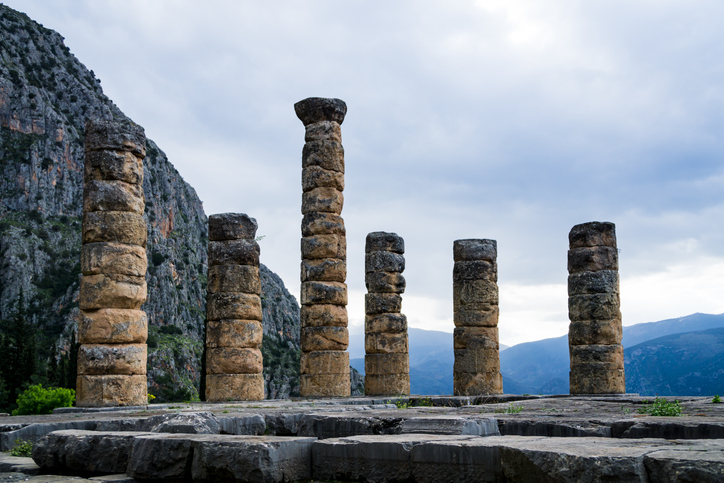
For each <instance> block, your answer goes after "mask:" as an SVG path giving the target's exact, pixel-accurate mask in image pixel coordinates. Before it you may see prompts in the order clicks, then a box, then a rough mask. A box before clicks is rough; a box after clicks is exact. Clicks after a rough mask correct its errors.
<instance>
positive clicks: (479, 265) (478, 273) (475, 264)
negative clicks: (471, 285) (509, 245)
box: [453, 260, 498, 282]
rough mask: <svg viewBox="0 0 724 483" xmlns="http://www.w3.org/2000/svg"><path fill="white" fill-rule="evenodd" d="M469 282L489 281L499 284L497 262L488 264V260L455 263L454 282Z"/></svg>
mask: <svg viewBox="0 0 724 483" xmlns="http://www.w3.org/2000/svg"><path fill="white" fill-rule="evenodd" d="M467 280H489V281H492V282H497V281H498V264H497V262H488V261H486V260H469V261H462V262H455V265H454V266H453V282H463V281H467Z"/></svg>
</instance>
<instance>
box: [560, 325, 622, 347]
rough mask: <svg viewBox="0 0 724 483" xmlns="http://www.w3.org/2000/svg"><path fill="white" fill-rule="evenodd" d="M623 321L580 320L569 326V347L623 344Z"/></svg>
mask: <svg viewBox="0 0 724 483" xmlns="http://www.w3.org/2000/svg"><path fill="white" fill-rule="evenodd" d="M622 335H623V328H622V325H621V319H611V320H578V321H575V322H571V324H570V325H569V326H568V343H569V345H572V346H574V345H591V344H602V345H615V344H620V343H621V337H622Z"/></svg>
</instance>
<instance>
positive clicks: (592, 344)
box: [568, 222, 626, 394]
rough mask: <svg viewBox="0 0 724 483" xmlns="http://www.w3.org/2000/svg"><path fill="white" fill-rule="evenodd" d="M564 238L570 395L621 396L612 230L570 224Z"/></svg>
mask: <svg viewBox="0 0 724 483" xmlns="http://www.w3.org/2000/svg"><path fill="white" fill-rule="evenodd" d="M568 239H569V243H570V250H568V273H569V275H568V317H569V319H570V320H571V325H570V327H569V329H568V344H569V348H570V356H571V375H570V378H571V379H570V388H571V389H570V392H571V394H623V393H625V392H626V379H625V376H624V365H623V347H622V346H621V334H622V326H621V311H620V310H619V305H620V301H619V284H618V250H617V249H616V227H615V225H614V224H613V223H607V222H604V223H600V222H591V223H584V224H582V225H576V226H574V227H573V228H572V229H571V232H570V234H569V235H568Z"/></svg>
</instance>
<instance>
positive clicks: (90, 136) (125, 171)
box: [76, 120, 148, 406]
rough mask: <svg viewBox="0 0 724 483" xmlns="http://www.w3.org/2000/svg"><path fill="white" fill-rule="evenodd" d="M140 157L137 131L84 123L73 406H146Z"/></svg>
mask: <svg viewBox="0 0 724 483" xmlns="http://www.w3.org/2000/svg"><path fill="white" fill-rule="evenodd" d="M145 155H146V136H145V134H144V132H143V128H142V127H140V126H138V125H136V124H133V123H131V122H123V123H121V122H113V121H99V120H96V121H88V122H87V123H86V128H85V173H84V189H83V234H82V247H81V256H80V263H81V272H82V274H83V275H82V277H81V282H80V301H79V306H80V317H79V320H78V339H79V342H80V344H81V345H80V348H79V349H78V378H77V381H76V404H77V405H78V406H137V405H145V404H147V403H148V401H147V399H148V396H147V384H146V337H147V336H148V321H147V318H146V313H145V312H143V311H141V310H139V309H140V308H141V305H142V304H143V303H144V302H145V301H146V267H147V261H146V222H145V221H144V219H143V210H144V207H145V199H144V196H143V158H144V157H145Z"/></svg>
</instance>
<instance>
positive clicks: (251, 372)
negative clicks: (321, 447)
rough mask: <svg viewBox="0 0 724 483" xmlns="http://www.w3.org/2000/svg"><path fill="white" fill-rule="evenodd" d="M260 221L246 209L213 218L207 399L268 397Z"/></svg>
mask: <svg viewBox="0 0 724 483" xmlns="http://www.w3.org/2000/svg"><path fill="white" fill-rule="evenodd" d="M256 230H257V224H256V220H255V219H254V218H250V217H248V216H247V215H245V214H242V213H223V214H218V215H211V216H210V217H209V275H208V285H207V287H206V290H207V303H206V319H207V323H206V374H207V375H206V400H207V401H229V400H232V401H258V400H261V399H264V376H263V375H262V371H263V369H264V368H263V364H262V356H261V349H260V348H261V343H262V336H263V329H262V324H261V319H262V310H261V279H260V277H259V244H258V243H257V242H256V241H255V237H256Z"/></svg>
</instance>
